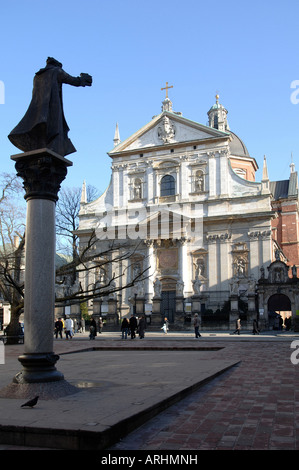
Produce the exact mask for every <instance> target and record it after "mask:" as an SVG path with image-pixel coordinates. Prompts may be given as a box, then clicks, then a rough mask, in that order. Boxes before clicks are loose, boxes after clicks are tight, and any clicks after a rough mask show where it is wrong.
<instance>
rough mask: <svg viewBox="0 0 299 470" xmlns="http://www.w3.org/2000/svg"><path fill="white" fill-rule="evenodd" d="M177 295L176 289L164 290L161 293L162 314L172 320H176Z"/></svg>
mask: <svg viewBox="0 0 299 470" xmlns="http://www.w3.org/2000/svg"><path fill="white" fill-rule="evenodd" d="M175 297H176V291H171V290H169V291H162V293H161V304H162V315H163V319H164V317H167V318H168V320H169V321H170V322H174V315H175Z"/></svg>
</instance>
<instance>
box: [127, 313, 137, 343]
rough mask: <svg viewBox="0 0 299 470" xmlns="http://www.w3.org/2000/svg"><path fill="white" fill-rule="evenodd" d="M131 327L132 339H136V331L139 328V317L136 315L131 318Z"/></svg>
mask: <svg viewBox="0 0 299 470" xmlns="http://www.w3.org/2000/svg"><path fill="white" fill-rule="evenodd" d="M129 328H130V330H131V339H134V338H135V337H136V333H135V331H136V329H137V319H136V317H134V315H132V316H131V318H130V321H129Z"/></svg>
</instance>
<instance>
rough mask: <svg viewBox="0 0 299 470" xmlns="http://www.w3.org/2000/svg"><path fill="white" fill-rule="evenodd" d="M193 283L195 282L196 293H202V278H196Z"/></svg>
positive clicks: (194, 289) (194, 290)
mask: <svg viewBox="0 0 299 470" xmlns="http://www.w3.org/2000/svg"><path fill="white" fill-rule="evenodd" d="M192 284H193V292H194V294H195V295H199V294H200V289H201V280H200V279H195V280H194V281H192Z"/></svg>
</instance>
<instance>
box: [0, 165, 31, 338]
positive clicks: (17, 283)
mask: <svg viewBox="0 0 299 470" xmlns="http://www.w3.org/2000/svg"><path fill="white" fill-rule="evenodd" d="M0 187H1V196H0V239H1V246H0V295H1V297H2V299H3V300H4V301H6V302H8V303H9V304H10V308H11V321H10V328H9V329H10V334H11V335H12V336H16V335H17V333H18V329H19V316H20V313H21V311H22V309H23V306H24V301H23V299H24V294H23V291H24V281H23V280H24V270H23V266H24V262H23V260H24V246H25V235H24V232H25V201H24V199H23V198H20V196H21V194H22V193H23V192H22V185H21V184H20V181H19V179H18V178H17V176H15V175H9V174H6V173H3V174H1V175H0Z"/></svg>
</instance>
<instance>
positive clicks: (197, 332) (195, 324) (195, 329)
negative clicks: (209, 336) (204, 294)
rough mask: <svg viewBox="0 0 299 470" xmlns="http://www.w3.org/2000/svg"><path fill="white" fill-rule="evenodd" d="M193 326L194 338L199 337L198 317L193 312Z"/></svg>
mask: <svg viewBox="0 0 299 470" xmlns="http://www.w3.org/2000/svg"><path fill="white" fill-rule="evenodd" d="M193 326H194V333H195V338H200V337H201V334H200V333H199V327H200V319H199V316H198V313H195V315H194V321H193Z"/></svg>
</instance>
